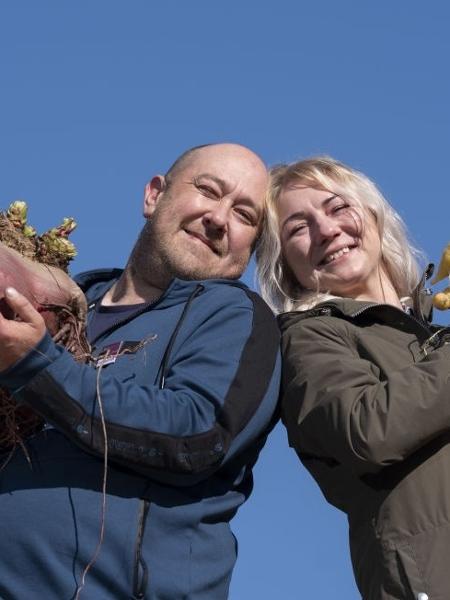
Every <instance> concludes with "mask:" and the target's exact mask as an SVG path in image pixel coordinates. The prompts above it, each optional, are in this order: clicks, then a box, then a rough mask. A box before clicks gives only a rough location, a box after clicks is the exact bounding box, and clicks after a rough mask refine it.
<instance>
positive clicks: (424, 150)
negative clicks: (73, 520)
mask: <svg viewBox="0 0 450 600" xmlns="http://www.w3.org/2000/svg"><path fill="white" fill-rule="evenodd" d="M449 30H450V5H449V4H448V2H446V1H444V0H441V1H439V0H438V1H433V0H430V1H429V2H427V3H425V2H423V1H422V2H418V1H414V0H396V1H395V2H393V1H392V0H380V1H378V2H373V1H372V2H369V1H367V0H353V1H350V0H339V1H337V0H322V1H316V2H314V1H312V0H310V1H308V2H307V1H306V0H278V1H277V2H275V1H274V0H273V1H272V2H269V1H266V0H253V1H252V0H240V1H237V0H228V2H220V3H219V2H217V1H215V0H177V1H175V0H164V1H163V0H160V2H156V1H153V2H152V1H151V0H145V1H144V0H128V1H127V2H126V1H125V0H122V1H118V0H90V1H88V0H77V1H72V2H70V1H67V0H66V1H64V0H53V1H49V0H39V1H36V0H30V1H25V0H15V2H3V3H1V6H0V85H1V94H0V107H1V111H0V168H1V174H0V206H6V205H7V204H8V203H9V202H10V201H11V200H13V199H17V198H23V199H26V200H27V201H28V202H29V205H30V207H31V214H30V220H31V221H32V222H33V223H34V224H35V225H36V226H37V227H39V228H40V229H46V228H47V227H49V226H52V225H55V224H56V222H57V221H59V220H60V219H61V218H62V217H63V216H70V215H73V216H75V217H76V219H77V221H78V223H79V228H78V230H77V232H76V233H75V234H74V236H73V239H74V241H75V242H76V243H77V245H78V247H79V256H78V258H77V259H76V261H75V262H74V264H73V269H72V271H73V272H75V271H80V270H85V269H89V268H94V267H97V266H121V265H123V264H124V262H125V260H126V257H127V255H128V252H129V250H130V248H131V246H132V244H133V242H134V239H135V237H136V235H137V232H138V230H139V229H140V227H141V225H142V219H141V197H142V190H143V187H144V183H145V182H146V180H148V179H149V178H150V177H151V176H152V175H153V174H155V173H158V172H164V171H165V170H166V168H167V167H168V166H169V164H170V163H171V161H172V160H173V159H174V158H175V157H176V156H177V155H178V154H179V153H181V152H182V151H183V150H185V149H186V148H187V147H190V146H193V145H196V144H202V143H207V142H214V141H222V140H227V141H237V142H240V143H243V144H246V145H248V146H250V147H251V148H253V149H254V150H256V151H257V152H259V153H260V154H261V156H262V157H263V158H264V159H265V160H266V161H267V162H268V163H269V164H273V163H276V162H279V161H286V160H294V159H296V158H298V157H305V156H307V155H310V154H314V153H327V154H331V155H333V156H335V157H337V158H339V159H341V160H343V161H345V162H348V163H349V164H351V165H353V166H355V167H357V168H359V169H361V170H363V171H364V172H366V173H367V174H369V175H370V176H371V177H372V178H374V179H375V180H376V181H377V182H378V184H379V185H380V186H381V188H382V190H383V191H384V193H385V194H386V196H387V197H388V198H389V199H390V200H391V202H392V203H393V204H394V205H395V206H396V207H397V209H398V210H399V211H400V213H401V214H402V216H403V217H404V219H405V220H406V221H407V223H408V225H409V226H410V229H411V232H412V235H413V237H414V239H415V240H416V242H417V243H418V244H419V245H420V246H421V247H422V248H423V249H424V250H425V251H426V253H427V255H428V256H429V257H430V258H431V259H434V260H438V258H439V257H440V253H441V250H442V248H443V246H444V245H445V244H446V243H447V242H448V241H449V239H450V231H449V229H450V219H449V216H450V209H449V198H450V192H449V190H448V182H447V176H448V173H449V159H450V152H449V150H450V148H449V144H450V135H449V134H450V127H449V107H450V77H449V57H450V38H449V34H448V32H449ZM246 278H247V281H248V282H250V283H251V282H252V274H251V272H250V273H249V274H248V275H247V276H246ZM439 317H441V319H443V320H444V321H445V322H448V321H449V318H448V316H447V315H439ZM255 474H256V483H255V490H254V494H253V496H252V498H251V500H250V501H249V502H248V503H247V504H246V505H245V506H244V507H243V508H242V509H241V511H240V513H239V515H238V517H237V518H236V519H235V521H234V529H235V532H236V534H237V536H238V538H239V544H240V545H239V549H240V553H239V560H238V565H237V567H236V570H235V574H234V578H233V583H232V587H231V600H253V599H258V600H273V599H274V598H277V599H278V598H280V599H282V600H300V599H307V598H308V599H309V598H314V599H315V600H317V599H318V600H322V599H324V600H329V599H331V598H333V599H334V598H336V599H339V600H341V599H342V600H356V599H357V598H359V595H358V593H357V591H356V588H355V585H354V583H353V577H352V574H351V569H350V562H349V558H348V550H347V528H346V521H345V517H344V515H342V514H341V513H339V512H338V511H336V510H335V509H333V508H331V507H329V506H328V505H327V504H326V503H325V501H324V500H323V498H322V496H321V494H320V492H319V491H318V489H316V486H315V484H314V483H313V481H312V480H311V479H310V477H309V476H308V474H307V473H306V472H305V471H304V469H303V468H302V467H301V466H300V464H299V463H298V461H297V459H296V457H295V455H294V454H293V452H292V451H291V450H289V448H288V447H287V444H286V439H285V434H284V431H283V429H282V428H281V427H280V426H278V427H277V428H276V430H275V431H274V433H273V435H272V436H271V438H270V440H269V442H268V444H267V446H266V448H265V449H264V451H263V454H262V456H261V460H260V462H259V463H258V466H257V468H256V471H255ZM174 576H176V574H175V575H174Z"/></svg>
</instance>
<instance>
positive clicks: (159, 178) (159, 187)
mask: <svg viewBox="0 0 450 600" xmlns="http://www.w3.org/2000/svg"><path fill="white" fill-rule="evenodd" d="M165 187H166V180H165V178H164V175H155V176H154V177H152V179H151V180H150V181H149V182H148V183H147V184H146V185H145V189H144V217H145V218H146V219H149V218H150V217H151V216H152V215H153V213H154V212H155V209H156V205H157V204H158V202H159V199H160V197H161V194H162V193H163V192H164V189H165Z"/></svg>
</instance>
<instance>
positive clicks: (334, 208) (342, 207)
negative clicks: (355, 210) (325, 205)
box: [332, 202, 349, 213]
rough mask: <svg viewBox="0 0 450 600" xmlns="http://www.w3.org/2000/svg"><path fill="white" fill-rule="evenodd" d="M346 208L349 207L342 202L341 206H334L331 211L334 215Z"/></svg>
mask: <svg viewBox="0 0 450 600" xmlns="http://www.w3.org/2000/svg"><path fill="white" fill-rule="evenodd" d="M348 207H349V205H348V204H346V203H345V202H343V203H342V204H336V206H334V207H333V209H332V210H333V212H334V213H337V212H340V211H341V210H344V209H346V208H348Z"/></svg>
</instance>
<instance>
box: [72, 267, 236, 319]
mask: <svg viewBox="0 0 450 600" xmlns="http://www.w3.org/2000/svg"><path fill="white" fill-rule="evenodd" d="M122 272H123V269H98V270H95V271H85V272H83V273H80V274H79V275H76V276H75V278H74V279H75V282H76V283H77V284H78V285H79V286H80V288H81V289H82V290H83V292H84V293H85V295H86V299H87V301H88V304H94V303H96V302H98V301H99V300H100V299H101V298H102V297H103V296H104V295H105V293H106V292H107V291H108V290H109V288H110V287H111V286H112V285H113V284H114V283H115V282H116V281H117V280H118V279H119V277H120V275H121V274H122ZM199 285H201V286H202V288H203V290H205V289H208V288H211V287H216V286H217V285H233V286H235V287H239V288H242V289H247V286H246V285H245V284H244V283H243V282H242V281H240V280H230V279H206V280H201V281H197V280H189V281H188V280H185V279H178V278H174V279H172V281H171V282H170V284H169V286H168V287H167V289H166V290H165V292H164V293H163V294H162V296H161V297H160V298H159V299H158V300H157V301H156V302H155V303H154V305H153V308H154V309H159V308H168V307H169V306H172V305H174V304H178V303H180V302H185V301H186V300H187V299H188V298H189V297H190V296H191V294H192V293H193V292H194V290H195V289H196V288H197V287H198V286H199Z"/></svg>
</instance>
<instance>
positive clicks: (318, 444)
mask: <svg viewBox="0 0 450 600" xmlns="http://www.w3.org/2000/svg"><path fill="white" fill-rule="evenodd" d="M332 321H333V320H332V319H330V318H327V317H325V318H321V317H313V318H307V319H304V320H302V321H300V322H297V323H295V324H293V325H291V326H290V327H289V328H288V329H287V331H286V332H285V334H284V336H283V390H284V392H283V401H282V411H283V420H284V422H285V425H286V427H287V430H288V435H289V441H290V444H291V446H293V447H294V448H295V449H296V450H297V452H298V454H299V455H300V456H302V455H303V456H305V457H315V458H321V459H329V460H332V461H337V462H338V463H340V464H342V465H345V466H347V467H348V468H350V469H351V470H353V471H354V472H355V473H356V474H357V475H362V474H365V473H375V472H377V471H379V470H380V469H381V468H383V467H385V466H387V465H391V464H393V463H396V462H398V461H402V460H404V459H405V458H406V457H408V456H410V455H411V454H412V453H414V452H415V451H416V450H417V449H419V448H420V447H422V446H423V445H425V444H426V443H428V442H430V441H431V440H432V439H434V438H436V437H437V436H439V435H440V434H442V433H444V432H448V431H449V427H450V345H446V346H442V347H441V348H439V349H437V350H435V351H434V352H432V353H431V354H429V355H428V356H427V357H426V358H424V359H423V360H422V361H421V362H418V363H412V364H410V365H408V366H406V367H405V368H402V369H399V370H394V371H392V372H391V373H389V374H388V375H387V378H386V379H384V377H383V380H381V379H380V377H379V373H378V369H377V367H376V365H374V364H373V363H372V362H371V361H370V360H368V359H366V358H364V357H361V356H359V354H358V351H357V344H356V342H355V340H353V339H351V337H350V336H349V335H345V332H344V329H343V328H342V327H339V325H336V324H335V323H333V322H332ZM343 334H344V335H343Z"/></svg>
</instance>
